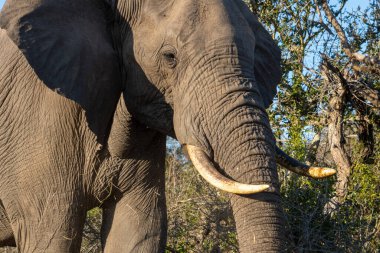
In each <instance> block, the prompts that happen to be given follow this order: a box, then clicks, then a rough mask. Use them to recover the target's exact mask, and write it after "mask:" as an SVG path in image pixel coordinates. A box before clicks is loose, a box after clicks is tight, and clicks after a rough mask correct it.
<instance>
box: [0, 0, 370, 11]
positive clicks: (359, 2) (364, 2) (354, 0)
mask: <svg viewBox="0 0 380 253" xmlns="http://www.w3.org/2000/svg"><path fill="white" fill-rule="evenodd" d="M4 2H5V0H0V8H1V7H3V5H4ZM334 2H337V0H332V3H334ZM368 3H369V0H349V1H348V3H347V7H346V8H348V9H349V10H350V9H356V7H357V6H361V7H363V8H365V7H366V6H368Z"/></svg>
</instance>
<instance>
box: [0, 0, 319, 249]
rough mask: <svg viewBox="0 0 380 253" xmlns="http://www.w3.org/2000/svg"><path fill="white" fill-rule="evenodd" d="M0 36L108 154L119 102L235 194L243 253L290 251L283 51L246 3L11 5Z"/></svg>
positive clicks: (58, 0) (143, 0)
mask: <svg viewBox="0 0 380 253" xmlns="http://www.w3.org/2000/svg"><path fill="white" fill-rule="evenodd" d="M0 26H1V27H2V28H3V29H5V30H6V31H7V34H8V36H9V37H10V38H11V39H12V40H13V41H14V43H15V44H16V45H17V46H18V47H19V49H20V50H21V51H22V52H23V54H24V56H25V57H26V59H27V60H28V62H29V64H30V66H31V67H32V68H33V70H34V72H35V73H36V74H37V76H38V77H39V79H40V80H42V82H43V83H44V84H45V85H46V86H47V87H49V88H50V89H52V90H54V91H56V92H57V93H59V94H61V95H62V96H64V97H66V98H68V99H71V100H73V101H75V102H76V103H77V104H79V105H80V106H81V107H82V108H83V109H84V110H85V112H86V117H87V123H88V125H89V127H90V128H91V130H92V131H93V132H94V133H95V134H96V136H97V138H98V141H99V143H100V144H105V143H106V140H107V137H108V135H109V131H110V124H111V122H112V117H113V113H114V111H115V108H116V105H117V102H118V99H119V96H120V94H121V93H122V94H123V96H124V101H125V105H126V107H127V108H128V111H129V112H130V113H131V114H132V116H133V117H134V118H135V119H136V120H137V121H139V122H140V123H142V124H144V125H146V126H147V127H149V128H152V129H155V130H157V131H160V132H161V133H163V134H166V135H171V136H173V137H175V138H177V139H178V140H179V142H180V143H181V144H182V145H184V147H186V148H187V150H188V153H189V157H190V158H191V160H192V161H193V163H194V165H195V166H196V167H197V169H198V171H199V172H200V173H201V174H202V175H203V176H204V177H205V178H206V179H207V180H208V181H210V182H211V183H212V184H213V185H215V186H217V187H219V188H221V189H223V190H226V191H229V192H231V193H232V194H231V203H232V207H233V212H234V217H235V221H236V226H237V232H238V239H239V244H240V250H241V252H261V251H266V252H280V251H281V250H282V249H283V248H282V247H283V241H284V220H283V217H282V211H281V203H280V195H279V181H278V176H277V170H276V155H275V154H276V146H275V139H274V136H273V134H272V131H271V128H270V124H269V119H268V115H267V113H266V111H265V109H266V108H267V107H268V106H269V105H270V104H271V102H272V99H273V97H274V96H275V94H276V85H277V83H278V82H279V81H280V77H281V69H280V50H279V48H278V47H277V46H276V44H275V43H274V41H273V39H272V37H271V36H270V35H269V33H268V32H267V31H266V30H265V29H264V28H263V26H262V25H260V23H259V22H258V20H257V18H256V17H255V16H254V15H253V14H252V13H251V12H250V10H249V9H248V8H247V6H246V5H245V4H244V2H243V1H240V0H238V1H236V0H207V1H206V0H181V1H174V0H165V1H157V0H108V1H106V0H104V1H101V0H32V1H21V0H8V1H7V3H6V5H5V6H4V8H3V10H2V12H1V16H0ZM277 153H280V156H277V157H280V158H284V157H285V160H287V158H288V157H286V156H285V155H284V154H283V153H281V152H280V151H278V152H277ZM277 159H278V158H277ZM288 160H289V159H288ZM279 161H283V160H281V159H279ZM282 164H285V165H289V166H290V167H292V166H293V167H297V168H298V169H297V170H296V171H297V172H299V173H301V174H305V175H311V174H313V173H310V172H309V171H307V170H309V169H310V168H308V167H306V166H304V165H300V164H297V163H296V162H295V161H292V162H291V163H290V164H289V163H287V162H283V163H282ZM314 170H315V168H314ZM314 170H310V171H314ZM317 170H318V169H317ZM305 171H306V172H305ZM318 172H320V171H319V170H318ZM316 174H318V173H316ZM254 193H255V194H254Z"/></svg>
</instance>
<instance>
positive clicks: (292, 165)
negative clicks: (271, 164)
mask: <svg viewBox="0 0 380 253" xmlns="http://www.w3.org/2000/svg"><path fill="white" fill-rule="evenodd" d="M276 162H277V163H278V164H280V165H281V166H283V167H285V168H286V169H288V170H290V171H293V172H294V173H297V174H299V175H301V176H306V177H311V178H325V177H329V176H332V175H334V174H335V173H336V170H335V169H331V168H325V167H312V166H308V165H306V164H304V163H301V162H300V161H297V160H296V159H294V158H292V157H290V156H289V155H288V154H286V153H285V152H284V151H282V150H281V149H280V148H279V147H277V146H276Z"/></svg>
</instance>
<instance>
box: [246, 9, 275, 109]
mask: <svg viewBox="0 0 380 253" xmlns="http://www.w3.org/2000/svg"><path fill="white" fill-rule="evenodd" d="M253 20H254V22H253V23H252V24H251V27H252V30H253V33H254V34H255V38H256V46H255V61H254V62H255V67H254V73H255V78H256V81H257V83H258V85H259V90H260V93H261V96H262V98H263V102H264V106H265V108H268V107H269V106H270V104H272V102H273V98H274V96H275V95H276V93H277V85H278V84H279V83H280V81H281V74H282V72H281V51H280V48H279V47H278V46H277V45H276V44H275V42H274V40H273V39H272V37H271V36H270V35H269V33H268V32H267V31H266V30H265V28H264V27H263V26H262V25H261V24H260V23H259V21H258V20H257V18H256V17H254V18H253Z"/></svg>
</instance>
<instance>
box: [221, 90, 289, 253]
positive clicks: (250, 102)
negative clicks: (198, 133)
mask: <svg viewBox="0 0 380 253" xmlns="http://www.w3.org/2000/svg"><path fill="white" fill-rule="evenodd" d="M240 96H241V97H242V98H241V100H242V102H240V103H241V104H240V106H237V107H236V108H235V109H234V110H233V111H231V112H229V113H228V115H226V116H224V117H222V118H223V119H222V121H221V122H220V123H219V126H221V128H223V129H224V130H219V132H224V133H223V134H220V135H219V136H220V137H219V139H220V140H221V141H219V143H220V145H218V146H216V147H215V148H214V160H215V161H216V162H217V163H218V164H219V166H220V167H221V168H222V169H223V170H224V171H225V173H226V174H227V176H228V177H230V178H232V179H234V180H236V181H238V182H240V183H245V184H254V185H260V184H268V185H270V188H269V189H267V190H266V191H265V192H262V193H257V194H251V195H236V194H231V205H232V209H233V214H234V217H235V222H236V229H237V235H238V240H239V246H240V252H264V251H265V252H281V251H282V250H284V248H283V244H284V231H283V230H284V220H283V219H284V218H283V213H282V207H281V200H280V194H279V186H280V184H279V180H278V175H277V170H276V160H275V139H274V137H273V134H272V131H271V128H270V125H269V119H268V116H267V114H266V112H265V110H264V109H263V108H262V107H261V106H260V98H259V97H258V94H257V93H255V92H244V94H241V95H240Z"/></svg>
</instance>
